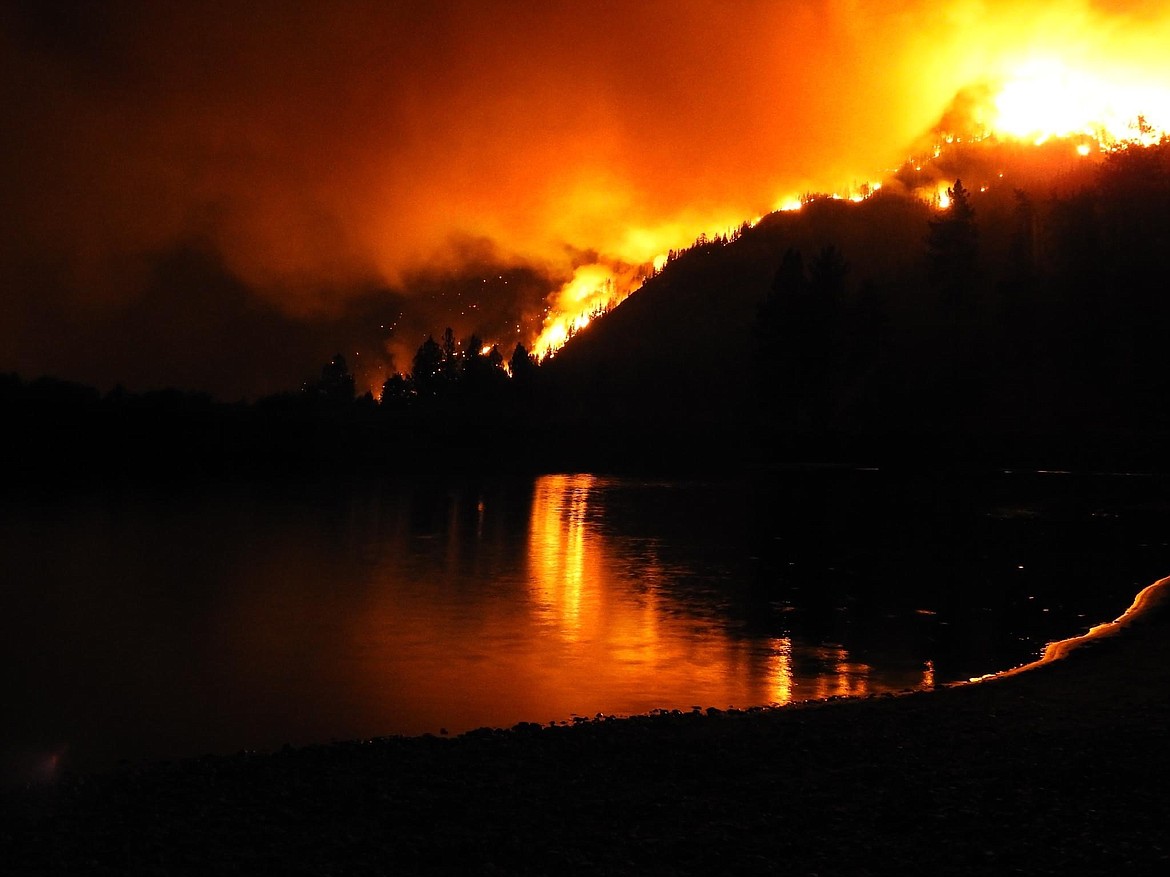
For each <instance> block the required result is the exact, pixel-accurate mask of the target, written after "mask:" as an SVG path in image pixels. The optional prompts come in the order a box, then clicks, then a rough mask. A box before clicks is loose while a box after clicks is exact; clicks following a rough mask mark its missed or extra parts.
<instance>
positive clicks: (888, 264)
mask: <svg viewBox="0 0 1170 877" xmlns="http://www.w3.org/2000/svg"><path fill="white" fill-rule="evenodd" d="M1045 186H1047V188H1045ZM1045 186H1037V185H1030V186H1029V187H1027V188H1020V187H1017V188H1014V189H1013V188H1012V187H1011V186H1010V185H1006V184H1005V185H1001V186H992V187H986V191H983V189H984V188H985V187H979V190H972V189H971V188H968V186H966V185H964V183H963V181H962V179H961V178H956V179H955V181H954V183H953V184H952V185H951V186H950V187H949V189H948V199H949V204H948V206H947V207H946V209H937V208H932V207H930V206H929V205H926V204H924V203H923V202H921V201H919V200H917V199H914V198H910V197H905V196H901V195H898V194H894V193H890V194H886V193H883V192H877V193H874V194H873V195H872V196H871V197H870V198H869V199H867V200H866V201H864V202H863V203H861V204H856V205H854V204H848V203H842V202H837V201H833V200H831V199H817V198H812V199H810V200H809V201H808V203H806V204H805V205H804V207H803V208H802V210H801V211H800V212H799V213H796V214H773V215H772V216H769V217H766V218H765V219H764V220H763V221H761V222H760V223H758V224H757V225H755V226H748V225H747V224H745V225H744V226H742V227H741V228H740V229H738V230H736V231H735V232H734V233H732V234H731V235H729V236H718V237H716V238H705V237H704V238H701V239H699V240H697V241H696V242H695V244H694V245H692V246H691V247H688V248H686V249H684V250H680V251H675V252H672V253H671V258H670V259H669V260H668V262H667V264H666V266H665V267H664V268H663V269H662V270H661V271H658V272H653V273H652V274H651V275H650V276H648V277H647V279H646V281H645V284H644V286H643V288H642V289H641V290H640V291H639V292H638V293H637V294H635V295H634V296H631V297H630V298H629V299H627V300H626V301H625V302H624V303H623V304H622V305H620V306H619V307H617V308H615V309H613V310H612V311H610V312H609V313H607V314H606V315H605V316H604V317H603V318H602V319H599V320H596V321H594V322H593V323H592V324H591V325H590V326H589V327H588V328H587V329H586V330H584V331H582V332H581V333H580V334H579V335H578V336H577V337H575V338H574V339H573V341H572V343H570V344H569V345H568V346H566V347H565V348H563V349H562V350H561V351H560V352H559V353H558V355H557V356H555V357H553V358H551V359H549V360H547V361H545V362H544V363H542V364H538V363H537V361H536V359H535V358H534V357H533V356H532V355H531V353H530V352H529V351H528V350H527V349H526V348H525V346H524V345H523V344H517V345H516V346H515V347H514V348H513V350H512V351H511V355H510V357H509V358H508V360H507V362H505V359H504V355H503V353H502V352H501V351H500V349H499V347H498V346H495V345H492V346H488V345H485V344H484V343H483V341H482V340H481V339H480V338H478V337H477V336H475V335H472V336H470V337H468V338H466V339H464V340H463V341H461V342H460V341H457V340H456V337H455V333H454V331H453V330H452V329H450V328H448V329H447V330H446V331H444V332H443V333H441V334H440V335H439V336H438V338H436V337H435V336H428V337H427V338H426V339H425V340H424V341H423V342H422V343H421V344H420V346H419V347H418V349H417V351H416V352H415V355H414V357H413V359H412V361H411V368H410V371H409V372H408V373H404V374H396V375H393V376H391V377H390V378H389V379H388V380H386V381H385V383H384V384H383V386H382V388H381V394H380V398H379V399H375V398H374V395H373V394H371V393H364V394H360V395H359V394H358V392H357V388H356V385H355V381H354V376H353V375H352V374H351V373H350V370H349V367H348V364H347V362H346V360H345V357H344V356H343V355H341V354H338V355H337V356H335V357H334V358H333V359H332V360H330V361H329V362H328V363H325V364H324V366H323V367H322V369H321V372H320V375H319V376H318V377H317V378H315V379H314V380H311V381H308V382H306V383H305V384H304V386H302V387H301V388H300V389H299V390H298V391H295V392H289V393H284V394H280V395H277V396H270V397H266V398H263V399H259V400H257V401H256V402H254V403H251V404H243V403H237V404H230V405H229V404H224V403H218V402H215V401H213V400H212V399H211V398H210V397H207V396H205V395H201V394H192V393H181V392H178V391H173V390H169V391H160V392H156V393H146V394H130V393H126V392H125V391H123V390H120V389H118V390H115V391H113V392H111V393H107V394H104V395H103V394H101V393H99V392H98V391H97V390H94V389H92V388H88V387H83V386H81V385H77V384H72V383H68V382H63V381H55V380H52V379H48V378H42V379H39V380H35V381H31V382H26V381H23V380H21V379H20V378H18V377H16V376H15V375H7V376H0V405H2V406H3V408H4V410H5V411H7V412H9V413H11V414H14V415H15V417H14V418H13V421H12V422H13V423H16V424H19V426H18V428H16V429H10V430H9V432H8V438H9V444H10V445H14V446H15V447H16V448H17V451H18V452H20V453H24V454H26V455H31V456H38V455H40V456H41V457H46V456H54V457H55V458H57V459H60V460H66V461H67V460H71V459H81V458H83V457H86V456H87V454H88V456H89V457H90V458H94V457H95V456H96V457H99V458H103V459H104V458H106V457H108V458H111V459H112V458H114V457H117V456H118V455H119V454H121V455H122V456H123V457H124V456H126V455H127V452H126V451H125V449H126V448H134V449H137V450H135V451H134V453H136V454H140V455H142V456H143V457H144V458H145V457H150V456H152V455H158V454H162V453H169V454H171V455H172V457H175V456H178V457H180V458H182V457H186V458H187V459H191V460H193V459H201V460H204V461H205V462H206V464H207V465H209V466H212V467H213V468H214V466H215V465H217V464H219V463H221V462H223V461H224V460H227V461H235V462H236V463H238V464H239V465H241V466H245V467H246V466H248V465H251V464H250V463H249V462H248V461H251V460H256V459H261V460H264V459H269V460H274V461H279V463H280V465H282V466H283V465H294V466H296V465H302V464H306V462H307V461H308V462H312V464H313V465H318V464H320V463H321V461H334V462H337V463H338V464H343V463H344V462H345V461H349V462H353V461H368V462H370V463H372V464H374V465H385V466H390V467H398V468H400V467H402V466H403V465H404V464H405V463H404V461H410V460H415V461H417V460H429V461H433V462H436V463H437V464H438V465H444V466H446V465H457V464H462V463H466V464H467V465H481V464H485V463H487V464H492V463H494V462H504V463H509V462H516V461H523V465H545V464H547V465H559V466H563V465H570V464H574V463H579V464H580V465H591V466H595V465H610V464H612V465H621V464H623V462H629V463H630V464H631V465H637V464H638V463H641V462H647V461H650V462H654V461H673V462H674V463H677V464H679V465H682V466H687V467H696V466H701V465H704V463H707V462H713V461H736V460H745V459H746V460H755V461H762V462H765V463H766V462H768V461H780V460H786V459H802V458H809V457H812V456H816V455H818V454H819V455H821V456H833V455H835V456H836V457H837V458H840V459H854V458H857V457H859V456H861V457H863V456H864V455H865V454H867V453H871V452H873V453H876V454H877V455H878V456H881V455H886V456H887V457H889V456H895V457H896V456H898V455H899V454H902V455H904V456H905V457H907V458H913V457H914V456H915V455H916V454H921V453H923V451H924V449H926V450H929V449H931V448H935V449H937V450H938V451H939V453H940V454H942V455H944V456H945V455H946V454H948V453H952V454H960V455H961V454H964V453H966V454H971V453H974V454H975V455H976V456H981V455H982V456H985V457H987V458H997V459H1001V460H1008V459H1011V458H1012V457H1013V455H1015V456H1020V455H1023V456H1027V455H1029V454H1031V455H1033V456H1035V457H1036V459H1037V460H1040V459H1041V458H1042V457H1043V456H1044V455H1045V454H1047V455H1049V456H1050V457H1054V458H1058V457H1061V456H1062V455H1064V456H1066V457H1067V456H1072V457H1075V456H1076V455H1077V454H1079V453H1082V452H1083V451H1084V449H1085V448H1086V447H1091V446H1094V445H1095V446H1098V447H1100V448H1102V449H1104V451H1106V452H1108V453H1106V454H1105V457H1106V458H1108V457H1109V454H1113V459H1117V460H1124V459H1126V458H1127V457H1128V458H1131V459H1141V460H1145V461H1149V462H1151V463H1153V464H1156V463H1157V461H1158V460H1159V459H1161V457H1160V449H1161V446H1162V439H1163V437H1165V436H1166V435H1167V434H1170V406H1168V404H1167V403H1168V401H1170V363H1168V362H1166V358H1165V357H1164V356H1163V355H1162V350H1161V341H1162V336H1163V333H1164V331H1165V328H1166V327H1167V326H1168V325H1170V296H1168V295H1167V287H1166V278H1167V277H1170V144H1167V143H1166V142H1163V143H1160V144H1156V145H1154V146H1148V147H1137V146H1129V147H1128V148H1121V149H1117V150H1115V151H1113V152H1111V153H1110V154H1108V155H1106V156H1105V157H1104V158H1103V160H1102V161H1101V162H1100V163H1099V164H1098V165H1097V166H1096V167H1095V169H1093V170H1086V171H1081V172H1080V173H1079V175H1078V176H1075V177H1071V178H1069V179H1066V180H1056V181H1055V182H1054V181H1051V180H1050V181H1048V182H1047V183H1046V184H1045ZM87 448H88V449H90V450H91V451H92V449H94V448H98V449H101V450H100V451H93V452H92V453H90V452H89V451H87ZM120 449H121V450H120ZM208 449H211V450H208ZM103 455H104V456H103ZM10 459H12V458H11V457H10ZM1044 462H1048V461H1047V460H1045V461H1044Z"/></svg>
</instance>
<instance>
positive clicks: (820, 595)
mask: <svg viewBox="0 0 1170 877" xmlns="http://www.w3.org/2000/svg"><path fill="white" fill-rule="evenodd" d="M1166 488H1167V483H1166V482H1165V481H1164V480H1162V479H1158V478H1152V477H1140V476H1092V477H1084V476H1075V475H1066V474H1037V473H1001V474H998V475H995V476H984V477H980V478H965V479H959V478H940V477H936V476H927V475H916V476H905V475H893V474H889V473H885V472H856V471H854V472H844V471H836V472H832V471H822V472H790V473H780V474H775V475H772V476H768V477H765V478H759V479H756V480H753V481H751V482H747V481H712V482H678V481H662V482H658V481H640V480H632V479H611V478H601V477H593V476H589V475H567V476H547V477H541V478H537V479H519V480H497V481H490V480H489V481H482V482H471V481H461V482H452V483H437V482H436V483H426V484H424V483H414V484H410V485H387V484H380V483H369V484H362V485H358V486H355V485H346V486H341V487H339V486H336V485H334V486H321V485H314V486H300V487H289V486H282V487H273V486H271V485H268V486H264V485H239V484H235V485H228V486H224V485H217V486H210V487H202V488H191V487H187V488H183V489H181V490H169V491H168V490H162V489H157V490H143V489H139V490H122V491H101V492H97V491H90V492H76V493H71V494H68V495H63V494H60V493H58V494H47V493H46V494H37V495H30V494H27V493H26V494H22V495H20V496H9V497H7V498H5V499H4V501H3V503H2V504H0V576H2V578H0V581H2V582H3V591H2V593H0V612H2V619H3V621H2V624H3V634H4V636H3V644H2V645H0V682H2V690H3V692H4V699H5V704H4V709H3V715H4V718H3V725H2V726H0V748H2V749H3V750H4V752H5V763H6V765H7V767H6V770H7V772H8V773H9V774H10V775H11V774H12V773H13V772H17V773H23V774H25V775H28V774H29V773H30V772H35V771H46V770H49V769H50V768H51V767H54V766H55V768H56V769H60V768H61V767H63V766H67V765H68V766H73V767H79V768H92V767H103V766H108V765H111V764H113V763H115V762H116V761H117V760H118V759H122V758H128V759H141V758H167V757H177V756H185V755H193V754H200V753H204V752H234V751H237V750H239V749H244V748H249V749H250V748H258V749H272V748H278V747H280V746H281V745H282V744H284V743H291V744H294V745H296V744H305V743H311V742H318V741H328V740H332V739H348V738H357V737H369V736H377V735H384V734H398V733H404V734H417V733H424V732H433V733H438V732H440V729H446V730H447V731H449V732H450V733H457V732H460V731H464V730H468V729H470V728H474V727H478V726H482V725H494V726H510V725H512V724H515V723H516V722H519V721H536V722H548V721H561V720H569V719H571V717H572V716H574V715H580V716H594V715H595V714H597V713H599V712H600V713H605V714H629V713H637V712H645V711H648V710H651V709H683V710H687V709H690V708H692V707H704V708H705V707H708V706H716V707H720V708H725V707H728V706H737V707H748V706H752V705H758V704H770V703H785V702H788V701H792V700H798V699H808V698H819V697H826V696H832V695H848V694H867V693H876V692H882V691H891V690H902V689H906V688H914V687H920V686H929V685H931V684H935V683H940V682H944V681H949V680H956V679H965V678H968V677H972V676H978V675H982V674H985V673H989V672H992V671H995V670H998V669H1003V668H1006V667H1010V666H1014V665H1016V664H1019V663H1022V662H1024V661H1026V660H1028V659H1030V658H1031V657H1033V656H1035V655H1036V654H1037V653H1038V652H1039V651H1040V650H1041V648H1042V647H1043V645H1044V643H1045V642H1047V641H1048V640H1050V639H1054V638H1059V637H1064V636H1068V635H1071V634H1074V633H1077V632H1080V631H1083V630H1084V629H1086V628H1087V627H1088V626H1089V625H1090V624H1093V623H1096V622H1099V621H1102V620H1107V619H1110V618H1112V617H1115V616H1116V615H1118V614H1119V613H1120V612H1121V611H1122V610H1124V609H1125V608H1126V606H1128V605H1129V603H1130V601H1131V600H1132V598H1133V596H1134V594H1135V593H1136V592H1137V591H1138V590H1139V589H1140V588H1141V587H1143V586H1145V585H1146V584H1148V583H1149V582H1151V581H1153V580H1154V579H1155V578H1158V577H1160V576H1162V575H1166V574H1170V550H1168V548H1167V540H1168V536H1167V533H1168V532H1170V531H1168V530H1167V529H1166V524H1167V522H1168V521H1170V502H1168V498H1170V491H1167V489H1166Z"/></svg>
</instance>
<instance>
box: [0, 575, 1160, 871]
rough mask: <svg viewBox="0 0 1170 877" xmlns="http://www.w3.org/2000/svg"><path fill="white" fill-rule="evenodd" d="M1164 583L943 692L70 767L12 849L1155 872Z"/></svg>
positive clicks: (173, 867) (245, 857) (3, 862)
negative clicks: (1115, 614) (88, 771)
mask: <svg viewBox="0 0 1170 877" xmlns="http://www.w3.org/2000/svg"><path fill="white" fill-rule="evenodd" d="M1168 591H1170V585H1167V584H1166V583H1165V582H1163V583H1160V584H1159V585H1158V586H1155V587H1154V588H1152V589H1150V590H1149V591H1147V592H1146V595H1145V596H1146V599H1145V601H1144V602H1145V605H1144V606H1143V607H1142V608H1141V611H1139V612H1131V613H1130V614H1128V615H1127V616H1126V618H1125V619H1124V621H1123V622H1122V623H1121V624H1119V625H1115V626H1112V627H1110V628H1108V629H1107V630H1105V631H1103V632H1102V634H1103V635H1097V636H1095V637H1093V638H1091V639H1090V640H1089V641H1087V642H1086V643H1083V644H1082V645H1081V646H1080V647H1078V648H1075V649H1071V650H1068V649H1064V650H1058V651H1062V652H1063V655H1062V656H1061V657H1060V658H1059V660H1055V661H1050V662H1047V663H1044V664H1042V665H1040V666H1033V667H1031V668H1029V669H1027V670H1026V671H1024V672H1017V673H1013V674H1008V675H1005V676H1001V677H997V678H994V679H990V680H986V681H984V682H981V683H979V684H975V685H964V686H959V687H954V688H947V689H942V690H938V691H934V692H929V693H917V694H910V695H906V696H902V697H881V698H872V699H867V700H860V701H834V702H829V703H814V704H806V705H801V706H795V707H788V708H783V709H777V710H764V711H755V712H740V713H718V712H716V711H708V712H707V713H706V714H699V713H691V714H681V715H680V714H675V715H658V716H645V717H635V718H631V719H624V720H611V721H596V722H589V723H583V724H579V725H577V726H574V727H555V728H537V727H535V726H525V727H520V728H517V729H514V730H512V731H507V732H504V731H480V732H473V733H471V734H468V735H464V736H462V737H459V738H456V739H440V738H428V737H424V738H410V739H387V740H379V741H375V742H369V743H360V744H359V743H352V744H339V745H331V746H322V747H313V748H308V749H302V750H295V751H292V750H290V751H286V752H280V753H276V754H272V755H266V756H255V755H252V756H247V755H240V756H236V757H231V758H206V759H197V760H192V761H187V762H181V763H176V764H165V765H155V766H151V767H147V768H142V769H133V770H131V769H127V770H124V771H122V772H118V773H114V774H111V775H103V776H96V777H89V778H85V779H84V780H64V781H62V782H60V783H59V784H58V785H57V786H55V787H51V788H41V789H34V790H28V791H22V792H19V793H16V794H10V795H9V796H8V797H7V799H6V800H5V801H4V813H3V817H4V819H3V823H2V826H0V871H2V872H3V873H4V874H9V875H18V874H157V875H165V874H416V873H454V874H458V873H478V874H499V873H521V874H553V873H556V874H566V873H582V874H584V873H588V874H677V873H702V874H726V873H776V874H961V873H962V874H966V873H986V874H1011V873H1021V874H1071V873H1077V874H1082V873H1090V874H1092V873H1101V874H1104V873H1110V874H1113V873H1147V872H1151V871H1152V872H1155V873H1157V872H1161V871H1162V870H1163V869H1164V867H1165V865H1166V864H1167V863H1168V862H1170V835H1168V833H1167V829H1166V826H1167V825H1168V824H1170V757H1168V756H1167V746H1168V745H1170V608H1168V607H1170V594H1168V593H1167V592H1168Z"/></svg>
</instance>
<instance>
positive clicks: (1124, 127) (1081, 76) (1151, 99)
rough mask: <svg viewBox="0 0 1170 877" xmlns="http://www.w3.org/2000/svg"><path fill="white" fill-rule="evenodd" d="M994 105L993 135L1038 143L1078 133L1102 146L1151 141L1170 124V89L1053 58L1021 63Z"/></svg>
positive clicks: (1014, 70)
mask: <svg viewBox="0 0 1170 877" xmlns="http://www.w3.org/2000/svg"><path fill="white" fill-rule="evenodd" d="M992 104H993V107H992V118H991V119H990V120H989V121H990V124H989V127H990V129H991V131H992V132H993V133H995V134H997V135H999V136H1001V137H1010V138H1014V139H1017V140H1026V141H1031V142H1033V143H1035V144H1036V145H1040V144H1042V143H1045V142H1046V141H1048V140H1051V139H1054V138H1065V137H1072V136H1075V135H1087V136H1090V137H1092V138H1094V139H1095V140H1097V141H1099V142H1100V143H1104V144H1111V143H1118V142H1122V141H1131V140H1137V141H1139V142H1143V143H1147V144H1148V143H1152V142H1155V141H1156V140H1157V139H1158V138H1159V137H1160V136H1161V133H1162V131H1163V130H1164V126H1165V124H1167V123H1170V89H1167V88H1164V87H1162V86H1159V85H1152V84H1151V83H1150V82H1149V81H1148V80H1141V81H1132V80H1129V79H1128V78H1127V77H1125V76H1124V75H1121V74H1112V73H1097V72H1092V73H1090V72H1088V71H1085V70H1079V69H1073V68H1070V67H1068V66H1067V65H1065V64H1064V63H1063V62H1061V61H1060V60H1057V59H1052V58H1032V59H1029V60H1027V61H1025V62H1023V63H1021V64H1018V65H1017V66H1016V67H1015V68H1014V69H1013V70H1012V71H1011V72H1010V73H1009V75H1008V76H1007V77H1005V79H1004V81H1003V83H1002V85H1001V86H1000V88H999V89H998V91H997V93H996V94H995V96H994V98H993V101H992ZM1081 154H1082V155H1085V154H1088V153H1087V151H1086V152H1083V153H1081Z"/></svg>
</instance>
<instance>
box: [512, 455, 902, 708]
mask: <svg viewBox="0 0 1170 877" xmlns="http://www.w3.org/2000/svg"><path fill="white" fill-rule="evenodd" d="M607 500H608V492H607V482H605V481H604V480H600V479H597V478H595V477H594V476H591V475H553V476H547V477H544V478H540V479H538V480H537V482H536V486H535V491H534V496H533V502H532V515H531V519H530V526H529V534H528V553H529V557H528V562H529V583H528V584H529V595H530V599H531V609H532V612H533V615H534V617H535V618H536V620H537V623H538V625H539V627H540V628H541V630H542V631H544V633H545V635H546V636H549V637H550V639H552V640H553V641H555V642H556V643H557V644H558V647H557V649H550V650H549V651H546V652H544V653H543V657H542V660H545V661H546V666H545V672H547V673H551V674H553V675H554V676H556V677H557V680H556V682H557V684H558V685H559V686H562V687H563V688H565V689H571V690H576V691H583V690H589V689H592V690H593V692H594V694H595V696H597V697H599V698H601V700H600V701H598V703H599V706H600V707H601V709H602V711H608V710H616V711H619V712H620V711H644V710H647V709H653V708H668V709H671V708H683V709H686V708H689V707H691V706H711V705H714V706H719V707H725V706H729V705H733V706H739V707H746V706H751V705H766V704H786V703H790V702H792V701H794V700H807V699H812V698H825V697H833V696H851V695H865V694H868V693H870V692H871V685H870V674H871V668H870V667H869V666H868V665H866V664H864V663H860V662H857V661H856V660H853V659H851V656H850V655H849V652H848V651H847V650H846V649H845V648H843V647H841V646H838V645H833V646H815V647H813V646H804V645H794V643H793V640H792V639H791V638H790V637H788V636H779V637H771V638H767V639H759V638H751V637H748V636H744V635H741V634H737V633H736V632H735V631H734V630H731V629H729V628H728V626H727V625H726V624H722V623H718V622H716V621H715V620H714V619H713V618H711V617H704V616H703V613H702V612H701V611H698V612H696V611H694V610H695V609H696V607H695V606H691V607H689V608H690V609H691V610H692V611H691V612H690V613H685V612H683V611H680V610H682V608H683V607H682V606H680V599H682V600H685V599H686V596H685V594H682V595H681V598H680V591H679V590H678V588H677V582H675V581H673V580H674V579H675V578H677V576H678V575H679V574H682V575H685V574H687V572H688V571H687V570H681V571H680V570H672V569H670V568H668V567H666V566H665V565H664V564H663V562H662V561H661V560H660V559H659V558H658V556H657V550H656V549H657V546H656V544H655V542H654V540H653V539H645V540H635V539H632V538H630V537H627V536H624V535H620V534H614V533H611V532H609V530H608V528H607V526H606V523H605V509H606V503H607ZM553 655H556V658H555V660H552V661H551V662H550V661H549V659H550V658H551V657H552V656H553ZM550 664H551V666H550ZM917 681H918V680H917V679H916V678H915V679H908V680H907V681H906V686H907V687H909V686H913V685H915V684H916V683H917ZM883 687H887V686H883ZM605 689H608V690H605ZM602 703H604V704H607V706H601V704H602ZM616 704H620V706H617V707H615V705H616Z"/></svg>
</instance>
